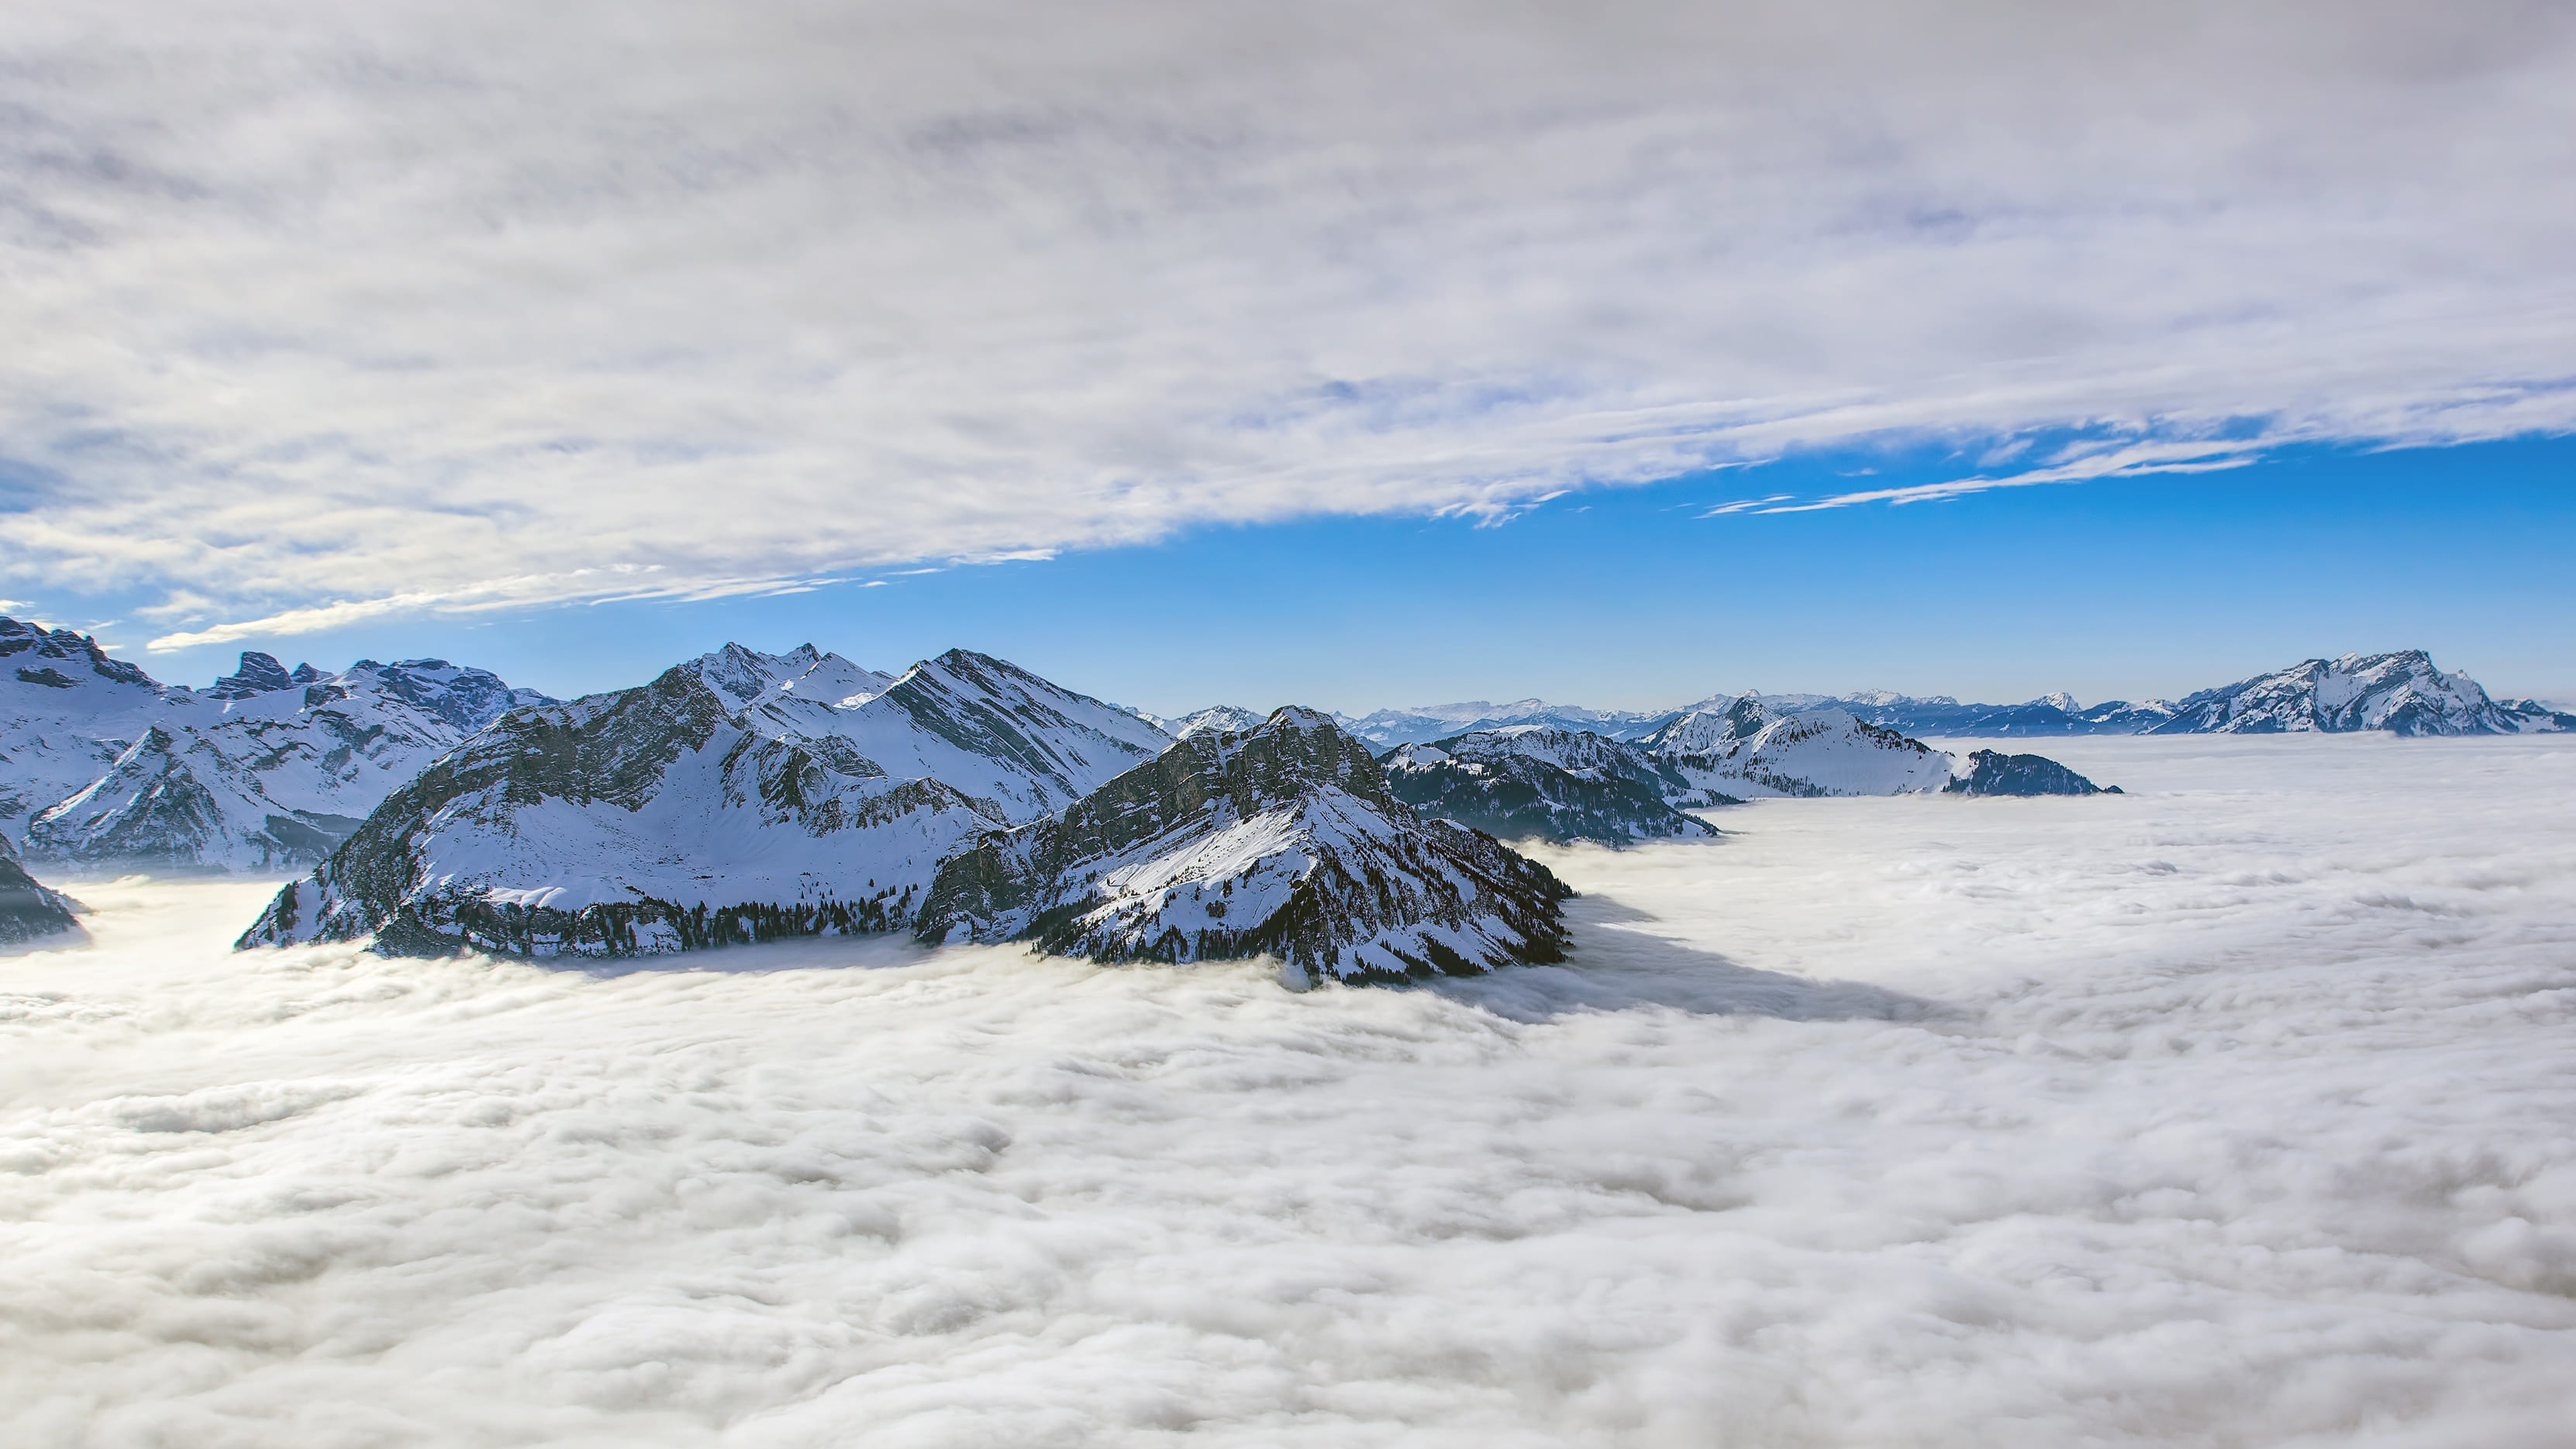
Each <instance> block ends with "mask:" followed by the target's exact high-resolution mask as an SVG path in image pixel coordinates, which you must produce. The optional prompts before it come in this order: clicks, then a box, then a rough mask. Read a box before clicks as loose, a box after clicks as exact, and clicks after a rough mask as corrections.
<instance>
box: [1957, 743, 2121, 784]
mask: <svg viewBox="0 0 2576 1449" xmlns="http://www.w3.org/2000/svg"><path fill="white" fill-rule="evenodd" d="M1968 764H1969V770H1968V773H1967V774H1964V775H1961V776H1959V777H1958V778H1957V779H1954V780H1952V781H1951V782H1950V783H1949V785H1948V786H1946V787H1945V788H1944V789H1943V791H1942V793H1943V794H1946V795H2117V794H2119V793H2120V787H2119V786H2117V785H2112V786H2109V787H2107V788H2106V787H2104V786H2101V785H2096V784H2094V783H2093V782H2092V781H2090V780H2088V779H2085V778H2084V777H2083V776H2082V775H2079V774H2077V773H2075V772H2074V771H2073V770H2070V769H2068V768H2066V767H2065V766H2064V765H2061V764H2059V763H2057V762H2056V761H2055V760H2052V759H2049V758H2047V757H2046V756H2044V755H2007V754H2005V753H2003V752H2002V751H2000V750H1978V751H1976V752H1975V753H1973V754H1971V755H1969V756H1968Z"/></svg>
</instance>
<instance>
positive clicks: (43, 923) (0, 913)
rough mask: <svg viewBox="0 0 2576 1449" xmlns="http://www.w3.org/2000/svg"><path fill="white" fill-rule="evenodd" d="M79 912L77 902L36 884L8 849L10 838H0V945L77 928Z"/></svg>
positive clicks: (31, 939)
mask: <svg viewBox="0 0 2576 1449" xmlns="http://www.w3.org/2000/svg"><path fill="white" fill-rule="evenodd" d="M80 913H81V905H80V903H79V902H78V901H75V900H73V899H72V898H71V897H69V896H67V895H64V894H63V893H62V892H60V891H53V890H47V889H46V888H45V887H43V886H42V885H39V884H37V883H36V878H35V877H34V876H31V875H29V874H27V868H26V866H25V865H24V864H23V863H22V862H20V860H19V859H18V852H17V851H15V850H13V849H11V848H10V845H9V837H7V836H5V835H0V945H14V944H16V943H18V942H21V941H33V940H38V939H41V938H43V937H46V936H56V935H60V934H62V933H63V932H65V931H70V930H73V929H76V928H77V927H78V926H79V925H80V919H79V918H80Z"/></svg>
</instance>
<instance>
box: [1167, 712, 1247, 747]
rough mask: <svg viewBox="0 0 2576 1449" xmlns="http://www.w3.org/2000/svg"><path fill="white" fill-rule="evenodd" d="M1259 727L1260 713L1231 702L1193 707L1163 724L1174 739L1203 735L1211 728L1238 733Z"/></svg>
mask: <svg viewBox="0 0 2576 1449" xmlns="http://www.w3.org/2000/svg"><path fill="white" fill-rule="evenodd" d="M1260 727H1261V716H1260V715H1257V714H1254V713H1253V712H1252V711H1250V710H1248V709H1245V708H1243V707H1241V706H1240V705H1232V704H1212V705H1209V706H1208V707H1207V708H1205V709H1194V710H1191V711H1190V712H1189V713H1188V714H1185V715H1182V716H1181V717H1180V718H1179V719H1176V720H1168V721H1165V722H1164V724H1163V728H1164V730H1165V731H1166V732H1167V733H1169V734H1170V735H1171V737H1172V738H1173V739H1176V740H1185V739H1188V738H1189V737H1190V736H1192V735H1203V734H1206V733H1208V732H1209V731H1211V730H1213V731H1215V732H1216V733H1218V734H1221V735H1223V734H1236V735H1239V734H1242V733H1244V732H1246V731H1247V730H1256V729H1259V728H1260Z"/></svg>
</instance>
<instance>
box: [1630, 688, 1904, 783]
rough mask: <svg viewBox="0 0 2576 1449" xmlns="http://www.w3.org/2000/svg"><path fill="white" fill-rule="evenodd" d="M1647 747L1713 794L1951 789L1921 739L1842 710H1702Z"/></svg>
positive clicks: (1747, 699) (1749, 702) (1734, 703)
mask: <svg viewBox="0 0 2576 1449" xmlns="http://www.w3.org/2000/svg"><path fill="white" fill-rule="evenodd" d="M1639 744H1640V745H1641V747H1642V748H1644V749H1645V750H1646V751H1647V752H1648V753H1650V754H1652V755H1654V756H1655V757H1656V758H1657V759H1658V760H1660V761H1662V762H1663V763H1664V764H1665V765H1667V766H1669V767H1670V768H1672V769H1673V770H1675V771H1677V772H1679V773H1680V774H1681V776H1682V777H1683V778H1684V779H1685V780H1687V781H1688V782H1689V783H1690V785H1691V786H1692V787H1693V788H1694V789H1695V790H1700V791H1706V792H1713V793H1714V792H1723V793H1726V794H1732V795H1738V796H1783V795H1786V796H1811V795H1902V794H1908V793H1912V792H1915V791H1924V790H1939V789H1941V788H1943V787H1944V786H1946V785H1948V784H1949V783H1950V757H1949V756H1948V755H1947V754H1944V753H1943V752H1941V751H1939V750H1936V749H1933V748H1931V747H1930V746H1928V745H1925V744H1923V743H1922V742H1921V741H1919V740H1914V739H1909V738H1907V737H1906V736H1904V735H1901V734H1898V733H1897V732H1896V731H1894V730H1890V729H1882V728H1880V727H1879V726H1877V725H1873V724H1867V723H1864V722H1863V721H1861V720H1858V719H1854V718H1853V717H1852V716H1851V715H1849V714H1847V713H1845V712H1844V711H1842V710H1839V709H1827V710H1820V711H1817V712H1815V713H1812V714H1801V715H1784V714H1781V713H1779V712H1777V711H1776V710H1774V709H1772V708H1771V707H1770V706H1768V705H1765V704H1763V703H1762V702H1761V701H1760V700H1757V699H1755V698H1753V697H1752V696H1750V695H1745V696H1741V697H1739V698H1736V699H1733V700H1729V701H1721V702H1720V703H1718V704H1716V705H1712V706H1709V707H1707V708H1703V709H1695V710H1693V711H1691V712H1690V713H1688V714H1685V715H1682V716H1680V717H1679V718H1677V719H1674V720H1673V721H1672V722H1670V723H1669V724H1666V725H1665V726H1664V727H1663V728H1661V729H1658V730H1656V731H1655V732H1654V733H1653V734H1651V735H1648V736H1647V737H1646V738H1645V739H1644V740H1641V741H1639ZM1684 803H1696V802H1684Z"/></svg>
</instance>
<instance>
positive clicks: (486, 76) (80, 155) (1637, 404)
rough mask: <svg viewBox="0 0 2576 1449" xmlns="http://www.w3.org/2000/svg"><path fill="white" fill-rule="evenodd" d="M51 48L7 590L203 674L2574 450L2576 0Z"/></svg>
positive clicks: (2, 304) (10, 498)
mask: <svg viewBox="0 0 2576 1449" xmlns="http://www.w3.org/2000/svg"><path fill="white" fill-rule="evenodd" d="M0 65H5V66H6V68H7V74H8V75H9V76H10V79H11V86H10V95H11V99H10V105H11V112H10V114H11V122H12V123H11V125H10V126H9V127H8V128H7V134H8V139H7V140H6V141H5V142H0V249H4V250H5V255H6V258H7V265H8V266H9V268H10V270H11V274H12V276H13V278H14V279H16V280H15V283H14V285H13V286H12V287H11V288H9V289H8V290H7V292H6V294H5V296H0V320H5V322H6V325H7V326H8V327H9V329H10V332H11V335H12V336H13V337H16V338H19V339H21V345H20V346H18V347H15V348H13V349H12V350H11V352H10V354H9V355H8V357H7V358H6V359H5V360H0V378H5V380H6V382H7V387H6V388H5V390H0V395H5V396H6V397H7V398H8V403H7V405H6V409H5V411H0V498H5V504H0V548H5V549H7V550H8V552H9V554H10V555H11V557H12V560H13V583H12V586H11V587H12V589H13V591H19V590H37V589H41V590H42V591H44V592H45V593H46V594H47V596H49V597H75V596H78V597H89V596H99V597H106V596H115V597H122V598H128V599H131V600H133V601H135V602H136V603H137V604H138V605H139V606H140V607H142V608H144V609H146V610H148V612H146V613H142V614H138V615H135V616H133V617H136V618H138V619H140V620H142V621H144V622H143V624H142V628H143V629H145V630H147V631H149V633H147V634H145V635H143V636H142V637H159V638H163V639H166V640H170V641H173V642H176V643H187V642H207V641H217V640H222V639H230V638H240V637H247V636H249V635H251V634H254V633H255V634H258V635H260V636H274V635H278V634H285V633H291V632H295V631H297V630H308V629H315V628H325V627H334V626H339V625H346V624H350V623H353V622H357V621H362V620H365V619H368V618H371V617H382V616H385V615H388V614H392V613H400V612H406V611H419V610H424V609H442V608H470V607H475V606H481V605H500V604H525V603H542V602H547V601H560V600H566V599H581V598H589V599H597V598H604V597H614V596H626V595H634V594H639V593H640V594H659V595H665V596H705V595H708V594H721V593H725V592H728V591H740V590H750V589H762V588H774V587H779V586H781V585H789V586H792V585H793V584H794V581H797V580H811V579H815V578H823V577H829V578H846V577H852V576H854V575H857V574H865V573H866V572H867V571H870V570H882V569H887V568H894V567H901V566H906V565H908V564H912V563H916V562H920V561H928V562H931V563H937V562H942V561H946V560H952V559H961V558H963V559H973V558H992V557H1000V556H1010V555H1026V554H1034V553H1044V552H1047V551H1051V550H1062V549H1068V548H1080V547H1086V546H1094V545H1101V544H1107V543H1118V542H1127V541H1135V540H1141V539H1152V538H1158V537H1162V536H1165V535H1167V534H1169V533H1171V532H1172V531H1173V530H1176V529H1180V528H1185V527H1188V526H1191V525H1193V524H1199V523H1207V522H1253V521H1265V520H1277V519H1283V518H1288V517H1293V516H1299V515H1305V514H1312V513H1318V512H1322V513H1418V514H1430V513H1443V512H1445V513H1452V514H1466V515H1474V516H1485V517H1499V516H1503V515H1507V514H1509V513H1510V512H1511V511H1512V510H1514V509H1516V508H1520V507H1524V506H1526V505H1528V504H1529V503H1530V502H1531V501H1532V500H1534V499H1537V498H1541V497H1543V496H1545V495H1548V494H1550V493H1552V492H1555V491H1557V490H1560V489H1565V488H1570V487H1578V486H1583V485H1587V484H1604V483H1608V484H1615V483H1618V482H1622V481H1635V480H1643V479H1650V478H1660V477H1668V476H1671V475H1673V474H1676V473H1680V472H1686V471H1688V470H1690V469H1693V468H1697V467H1700V466H1703V465H1705V464H1708V463H1711V462H1724V461H1729V460H1734V459H1742V458H1758V457H1764V456H1769V455H1772V454H1775V453H1777V452H1778V451H1779V450H1781V449H1783V448H1789V447H1796V446H1801V445H1819V444H1833V443H1843V442H1851V441H1854V440H1861V439H1869V438H1877V437H1885V436H1889V435H1891V434H1902V435H1905V436H1913V437H1921V436H1936V437H1952V438H1957V439H1959V440H1961V441H1962V443H1963V445H1964V446H1968V447H1969V448H1970V454H1969V456H1967V457H1966V458H1964V459H1963V461H1962V463H1961V464H1960V467H1959V469H1958V472H1959V475H1960V477H1961V478H1962V479H1973V480H1979V481H1978V483H1977V485H1976V486H1983V485H1984V483H1986V482H1993V481H2011V480H2026V481H2041V480H2048V479H2058V478H2069V477H2074V478H2080V477H2084V476H2088V475H2091V474H2096V473H2101V472H2104V471H2119V470H2127V469H2137V468H2156V467H2173V466H2201V465H2208V464H2224V463H2227V462H2230V461H2233V460H2236V459H2239V458H2242V457H2243V456H2245V452H2246V449H2247V448H2248V447H2250V446H2260V445H2267V444H2271V443H2277V442H2282V441H2295V440H2302V439H2305V440H2320V439H2322V440H2362V441H2375V440H2416V441H2421V440H2430V439H2444V438H2458V437H2493V436H2501V435H2506V434H2511V433H2517V432H2523V431H2528V430H2534V429H2539V430H2564V429H2566V428H2567V427H2569V426H2571V424H2576V412H2572V411H2571V407H2576V404H2571V402H2570V398H2571V396H2576V393H2571V392H2570V390H2569V388H2568V385H2567V384H2568V379H2569V378H2570V377H2571V376H2576V360H2571V358H2570V356H2569V354H2568V352H2567V349H2566V344H2565V338H2566V336H2567V329H2568V321H2569V318H2570V316H2571V308H2576V287H2571V282H2570V279H2569V274H2568V272H2567V268H2566V263H2565V258H2566V256H2567V255H2568V254H2569V248H2568V243H2569V241H2570V227H2571V224H2576V210H2571V208H2570V205H2569V203H2568V201H2567V200H2566V190H2565V188H2564V186H2563V185H2561V184H2559V182H2560V179H2561V178H2563V176H2564V175H2565V174H2566V173H2567V169H2568V163H2569V161H2570V154H2569V147H2570V145H2571V142H2570V141H2569V139H2568V138H2569V137H2570V136H2576V125H2571V124H2569V122H2570V119H2571V118H2570V115H2569V104H2570V103H2569V101H2568V97H2569V96H2570V95H2571V94H2576V86H2571V85H2570V84H2569V79H2570V74H2571V66H2576V36H2571V33H2570V31H2569V29H2568V27H2567V25H2566V23H2565V16H2564V12H2563V11H2561V10H2559V9H2557V8H2555V7H2546V6H2542V7H2532V6H2518V5H2503V4H2497V5H2474V6H2470V7H2467V8H2466V9H2463V8H2461V7H2448V8H2446V9H2445V10H2444V11H2442V12H2439V13H2438V14H2437V13H2433V12H2426V11H2424V10H2422V9H2421V8H2420V7H2413V6H2399V5H2379V4H2370V5H2358V6H2355V5H2338V6H2332V7H2326V6H2281V7H2268V8H2266V9H2264V10H2262V11H2259V12H2253V11H2246V10H2244V9H2242V8H2241V7H2222V6H2201V5H2184V6H2155V7H2146V6H2127V5H2122V6H2109V7H2088V8H2086V9H2085V10H2083V11H2080V12H2077V11H2068V10H2065V9H2063V8H2062V7H2045V6H2037V5H2024V4H1997V5H1987V6H1973V7H1969V6H1952V7H1943V8H1942V9H1940V10H1938V11H1927V10H1923V9H1921V8H1920V7H1910V6H1896V5H1884V4H1849V5H1832V6H1785V5H1782V6H1773V5H1755V6H1730V7H1724V8H1722V9H1718V10H1700V11H1692V10H1688V9H1685V8H1682V7H1671V6H1662V5H1623V6H1614V7H1608V8H1606V9H1605V8H1603V7H1586V8H1585V9H1584V10H1582V11H1581V12H1580V13H1579V14H1578V13H1577V12H1573V11H1568V10H1564V9H1562V8H1556V7H1545V6H1522V7H1508V8H1506V9H1502V10H1496V9H1494V8H1493V7H1472V8H1457V7H1446V6H1429V7H1408V8H1406V9H1405V10H1402V11H1400V12H1393V13H1390V12H1387V11H1385V10H1384V9H1383V7H1378V8H1367V7H1360V8H1350V7H1340V8H1336V7H1323V8H1315V7H1307V8H1304V9H1299V10H1295V11H1255V10H1247V9H1243V8H1240V7H1220V8H1217V9H1214V10H1209V9H1204V8H1181V7H1172V6H1166V5H1153V4H1137V5H1125V6H1114V7H1109V8H1106V9H1103V8H1101V7H1091V8H1087V9H1085V10H1082V11H1080V12H1078V13H1077V12H1072V11H1047V10H1042V9H1034V8H1030V7H1023V6H1005V5H981V6H964V7H959V6H942V7H921V6H912V5H902V4H885V5H872V6H863V7H826V8H815V7H806V6H794V5H769V4H764V5H758V6H736V7H728V8H727V9H726V10H725V11H724V12H722V14H721V16H717V15H715V14H714V13H711V12H705V11H698V10H691V9H689V8H687V7H673V6H645V7H632V6H628V7H582V6H572V7H549V8H548V9H547V10H546V11H545V12H544V13H543V15H542V16H541V17H538V18H531V13H530V12H528V11H527V10H526V9H525V7H492V6H456V5H441V6H435V7H430V6H417V7H414V6H374V7H369V9H368V10H367V11H366V12H365V13H364V14H363V15H349V16H340V17H332V18H328V19H325V18H323V17H321V16H318V15H316V14H315V13H312V12H310V11H308V10H307V9H305V8H304V7H297V6H286V5H263V4H243V5H232V6H223V7H208V6H166V7H159V6H156V7H150V8H148V9H145V10H137V9H135V8H133V7H127V8H124V9H121V10H120V11H119V12H117V14H116V15H115V16H114V17H111V18H108V19H101V18H99V17H98V16H97V15H96V14H95V13H93V12H91V11H88V10H84V9H78V8H74V7H68V6H55V7H44V6H40V7H26V8H21V9H19V10H16V11H13V13H12V15H11V17H10V18H9V20H8V21H6V22H5V23H4V24H0ZM2041 431H2045V432H2050V433H2052V434H2053V435H2056V436H2061V437H2063V436H2073V437H2077V438H2079V439H2082V440H2083V441H2080V442H2078V443H2074V444H2069V445H2066V446H2065V447H2063V448H2061V447H2059V446H2057V445H2054V444H2052V445H2048V446H2044V447H2039V448H2026V449H2023V450H2018V451H2017V450H2016V448H2015V446H2014V444H2013V443H2012V441H2011V440H2013V439H2016V438H2027V437H2028V436H2029V435H2031V434H2032V433H2034V432H2041ZM1989 442H1992V443H1994V444H1996V446H1995V448H1994V450H1993V451H1992V452H1991V453H1987V452H1985V451H1983V450H1984V449H1985V448H1986V446H1987V444H1988V443H1989ZM1944 486H1945V487H1946V486H1948V485H1944ZM1882 491H1884V490H1875V489H1872V488H1870V487H1868V486H1865V485H1864V486H1856V487H1855V488H1853V489H1851V490H1849V492H1850V493H1851V494H1852V495H1853V496H1855V497H1872V496H1875V495H1876V494H1877V493H1879V492H1882ZM1823 501H1826V500H1825V499H1824V498H1821V497H1819V498H1803V499H1792V500H1784V502H1785V504H1786V505H1787V506H1803V505H1805V504H1812V503H1817V502H1823ZM21 578H23V580H24V582H18V581H16V580H19V579H21ZM254 625H255V626H256V627H254Z"/></svg>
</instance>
